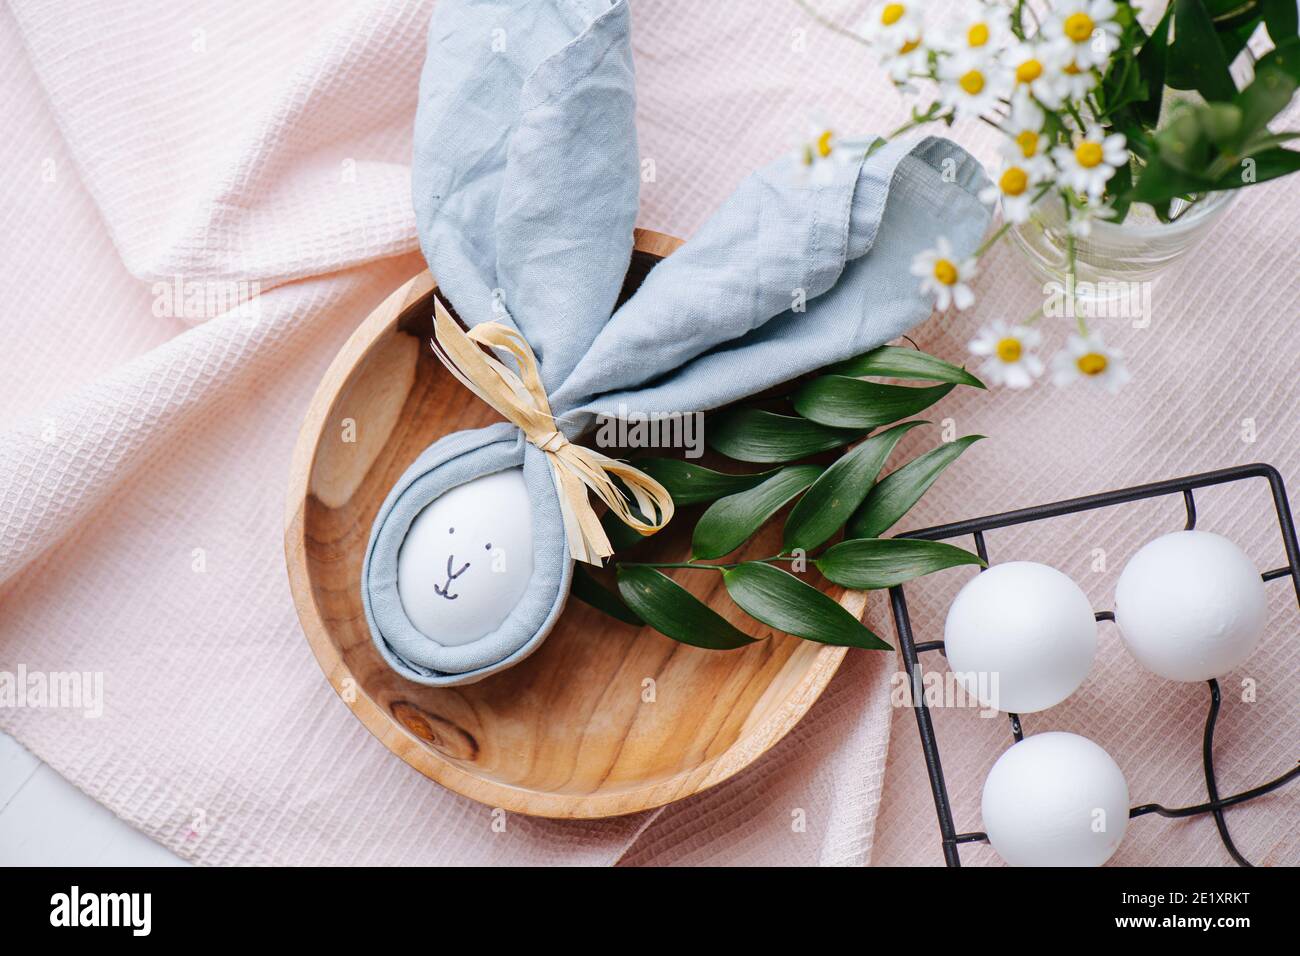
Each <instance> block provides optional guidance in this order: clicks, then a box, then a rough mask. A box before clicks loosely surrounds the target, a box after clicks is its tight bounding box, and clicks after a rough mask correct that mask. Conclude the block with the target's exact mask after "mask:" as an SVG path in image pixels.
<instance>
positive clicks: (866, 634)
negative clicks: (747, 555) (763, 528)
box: [722, 561, 890, 650]
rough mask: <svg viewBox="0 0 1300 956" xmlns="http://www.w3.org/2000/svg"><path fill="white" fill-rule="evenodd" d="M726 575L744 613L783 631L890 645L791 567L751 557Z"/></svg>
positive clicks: (875, 646)
mask: <svg viewBox="0 0 1300 956" xmlns="http://www.w3.org/2000/svg"><path fill="white" fill-rule="evenodd" d="M722 579H723V581H724V582H725V583H726V585H727V593H728V594H730V595H731V599H732V600H733V601H735V602H736V603H737V604H739V605H740V606H741V608H743V609H744V611H745V613H747V614H749V615H750V616H751V617H755V618H757V619H758V620H760V621H762V622H763V623H764V624H767V625H769V626H771V627H774V628H776V629H777V630H779V631H785V632H786V633H787V634H793V635H795V636H796V637H802V638H805V639H806V640H810V641H817V642H818V643H821V644H835V645H838V646H842V647H862V648H866V649H867V650H889V649H890V647H889V645H888V644H886V643H885V642H884V641H882V640H881V639H880V638H878V637H876V635H875V634H872V633H871V631H870V630H868V629H867V627H866V626H865V625H864V624H863V623H862V622H861V621H859V620H858V619H857V618H856V617H854V616H853V615H852V614H850V613H849V612H848V611H846V610H845V609H844V608H843V607H841V606H840V605H839V604H838V603H837V602H836V601H834V600H832V599H831V598H830V596H828V595H827V594H824V593H823V592H821V591H819V590H817V588H815V587H813V586H812V585H811V584H805V583H804V582H803V581H800V580H799V579H798V578H796V577H795V576H794V575H793V574H790V573H789V572H788V571H783V570H781V569H780V568H776V567H773V566H772V565H770V564H764V563H763V562H761V561H747V562H745V563H744V564H741V565H737V566H736V567H734V568H731V569H730V570H728V571H725V572H724V573H723V575H722Z"/></svg>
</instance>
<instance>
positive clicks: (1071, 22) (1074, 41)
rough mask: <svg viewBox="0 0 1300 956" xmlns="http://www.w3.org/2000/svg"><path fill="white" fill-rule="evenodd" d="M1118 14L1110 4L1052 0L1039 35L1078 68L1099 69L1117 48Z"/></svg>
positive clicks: (1090, 0)
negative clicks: (1116, 17)
mask: <svg viewBox="0 0 1300 956" xmlns="http://www.w3.org/2000/svg"><path fill="white" fill-rule="evenodd" d="M1118 13H1119V7H1117V6H1116V5H1115V3H1114V2H1113V0H1055V3H1054V5H1053V7H1052V13H1051V15H1050V16H1049V17H1048V18H1047V20H1046V22H1044V23H1043V29H1042V32H1041V33H1040V34H1039V35H1040V36H1042V37H1043V38H1044V39H1046V40H1047V42H1048V43H1051V44H1053V45H1055V46H1057V47H1059V48H1060V49H1061V50H1063V51H1066V52H1067V53H1069V54H1071V55H1072V56H1073V59H1074V62H1075V63H1076V64H1078V66H1079V67H1080V68H1084V69H1086V68H1087V67H1090V66H1096V67H1102V66H1105V65H1106V60H1107V59H1108V58H1109V57H1110V55H1111V53H1112V52H1114V51H1115V49H1116V48H1117V47H1118V46H1119V35H1120V33H1121V32H1122V30H1121V28H1120V25H1119V24H1118V23H1117V22H1115V15H1116V14H1118Z"/></svg>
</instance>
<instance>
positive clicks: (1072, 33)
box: [1065, 13, 1095, 43]
mask: <svg viewBox="0 0 1300 956" xmlns="http://www.w3.org/2000/svg"><path fill="white" fill-rule="evenodd" d="M1094 26H1095V24H1094V23H1093V22H1092V17H1090V16H1088V14H1086V13H1072V14H1070V15H1069V16H1068V17H1066V18H1065V35H1066V36H1067V37H1069V38H1070V39H1071V40H1073V41H1074V42H1075V43H1082V42H1084V41H1085V40H1087V39H1088V37H1090V36H1092V31H1093V27H1094Z"/></svg>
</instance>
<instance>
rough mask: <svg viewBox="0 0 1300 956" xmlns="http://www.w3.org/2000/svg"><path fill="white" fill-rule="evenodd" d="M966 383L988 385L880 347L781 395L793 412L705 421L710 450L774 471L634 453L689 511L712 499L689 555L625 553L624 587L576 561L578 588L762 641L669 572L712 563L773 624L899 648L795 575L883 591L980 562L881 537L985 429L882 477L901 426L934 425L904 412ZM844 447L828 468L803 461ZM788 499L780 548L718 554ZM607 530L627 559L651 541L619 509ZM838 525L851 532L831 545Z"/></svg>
mask: <svg viewBox="0 0 1300 956" xmlns="http://www.w3.org/2000/svg"><path fill="white" fill-rule="evenodd" d="M872 377H883V378H892V379H904V380H911V381H925V382H937V383H939V384H936V385H926V386H907V385H894V384H886V383H882V382H875V381H870V380H869V379H871V378H872ZM958 385H965V386H971V387H974V388H983V387H984V385H983V383H982V382H980V380H979V379H977V378H975V376H973V375H971V374H970V373H969V372H967V371H966V370H965V369H962V368H959V367H957V366H955V365H951V364H949V363H947V362H944V361H941V360H940V359H937V358H935V357H933V356H931V355H927V354H925V353H923V352H920V351H916V350H913V349H906V348H899V347H894V346H884V347H882V348H878V349H875V350H874V351H872V352H868V353H866V354H865V355H861V356H858V357H857V358H854V359H850V360H848V361H846V362H842V363H840V364H838V365H835V366H832V367H830V368H828V369H825V370H823V372H822V373H821V374H819V375H817V376H816V377H813V378H811V379H809V380H807V381H805V382H803V383H802V384H800V385H798V386H797V387H796V388H795V389H794V391H793V392H792V393H791V394H789V395H788V396H785V402H786V403H787V404H788V406H789V408H788V409H787V410H783V411H772V410H769V409H766V408H760V407H758V406H757V405H755V404H746V405H741V406H735V407H732V408H730V409H727V410H725V411H722V412H719V413H717V414H715V415H713V416H711V417H710V418H709V419H708V420H707V422H706V429H705V435H706V440H707V443H708V445H709V447H710V448H711V449H713V450H714V451H715V452H718V453H719V454H722V455H724V456H726V457H728V458H731V459H734V460H735V461H738V462H747V463H753V464H768V465H774V466H776V467H773V468H770V469H768V470H765V471H758V472H751V473H727V472H721V471H715V470H712V469H709V468H705V467H703V466H701V465H696V464H693V463H691V462H687V461H683V460H680V459H675V458H648V459H641V460H639V461H637V462H636V464H637V466H638V467H639V468H641V469H642V470H643V471H645V472H646V473H647V474H649V475H650V476H652V477H653V478H655V479H656V480H657V481H659V482H660V483H661V484H662V485H663V486H664V487H665V488H667V489H668V492H669V493H670V494H671V495H672V497H673V502H674V504H675V505H676V506H677V508H678V509H679V511H678V513H679V514H681V511H680V509H682V508H685V507H687V506H690V505H707V507H706V508H705V509H704V511H703V513H702V514H701V515H700V516H699V518H698V520H697V521H696V523H695V526H694V529H693V531H692V536H691V555H690V559H689V560H687V561H672V562H650V561H646V562H628V561H622V560H617V561H616V562H615V563H614V565H613V573H614V577H615V581H616V586H617V589H616V590H615V589H612V588H608V587H605V586H603V585H602V584H600V583H599V582H598V581H597V579H596V577H595V576H594V575H593V574H592V573H591V572H590V571H588V570H587V569H586V568H584V567H582V566H579V567H578V568H577V569H576V570H575V576H574V584H573V594H574V596H575V597H577V598H579V599H580V600H582V601H585V602H586V603H587V604H590V605H592V606H593V607H595V608H597V609H598V610H601V611H603V612H605V613H606V614H609V615H610V616H612V617H615V618H617V619H619V620H621V621H624V622H626V623H629V624H634V625H640V624H645V625H648V626H650V627H652V628H654V629H655V630H657V631H659V632H660V633H662V634H664V635H666V636H668V637H671V638H673V639H674V640H677V641H681V642H682V643H685V644H690V645H693V646H695V647H702V648H708V649H710V650H731V649H734V648H738V647H743V646H745V645H747V644H751V643H753V642H754V640H755V638H753V637H751V636H749V635H748V634H746V633H745V632H744V631H742V630H740V629H739V628H737V627H736V626H735V625H734V624H732V623H731V622H730V621H728V620H727V619H726V618H725V617H723V616H722V615H721V614H719V613H717V612H716V611H714V610H713V609H712V608H710V607H709V606H708V605H707V604H705V603H704V602H703V601H701V600H700V599H699V598H697V597H696V596H695V595H693V594H692V593H691V592H690V591H688V590H687V589H686V588H684V587H682V586H681V585H680V584H678V583H677V582H676V581H674V580H673V579H672V578H670V577H669V576H668V575H667V574H665V573H664V572H665V571H666V570H669V569H688V570H692V571H699V572H704V573H712V574H717V575H720V576H721V580H722V584H723V587H724V588H725V590H726V593H727V595H728V597H729V598H730V599H731V601H732V602H733V603H734V604H735V605H736V606H737V607H739V608H740V609H741V610H742V611H744V612H745V613H746V614H747V615H748V616H749V617H751V618H754V619H755V620H757V621H759V622H761V623H763V624H766V625H767V626H769V627H771V628H774V629H776V630H778V631H782V632H784V633H786V634H792V635H794V636H796V637H801V638H804V639H806V640H810V641H816V642H819V643H823V644H834V645H841V646H847V647H861V648H868V649H888V648H889V646H890V645H889V644H887V643H885V642H884V641H883V640H881V639H880V638H879V637H877V636H876V635H875V634H873V633H872V632H871V631H870V630H869V629H868V628H867V627H866V626H865V625H864V624H863V623H862V622H861V621H859V620H858V619H857V618H856V617H855V616H854V615H853V614H851V613H849V611H847V610H846V609H845V608H844V607H842V606H841V605H840V604H839V603H838V602H837V601H835V600H834V599H832V598H831V597H830V596H829V595H828V594H826V593H825V592H824V591H822V590H820V589H819V588H817V587H814V586H813V585H811V584H809V583H807V582H806V581H804V580H801V579H800V578H799V577H797V576H796V574H795V573H792V572H797V571H802V570H804V569H805V568H806V567H807V565H809V564H811V565H812V566H813V567H815V568H816V569H817V571H818V572H820V574H821V575H822V576H823V577H824V578H826V579H827V580H828V581H830V582H832V583H834V584H837V585H840V586H842V587H846V588H851V589H854V590H876V589H881V588H889V587H893V586H894V585H897V584H901V583H903V582H904V581H910V580H912V579H913V578H917V577H920V576H922V575H926V574H931V573H933V572H935V571H939V570H942V569H944V568H950V567H955V566H958V565H967V564H975V565H978V564H981V563H982V562H981V561H980V558H979V557H978V556H977V555H975V554H972V553H971V552H969V551H965V550H963V549H961V548H957V547H954V546H952V545H949V544H943V543H941V542H935V541H915V540H911V539H906V538H882V537H881V535H882V534H884V533H885V532H886V531H888V530H889V529H890V528H892V527H893V526H894V525H895V524H896V523H897V522H898V521H899V520H900V519H901V518H902V517H903V516H904V515H905V514H907V512H908V511H909V510H910V509H911V508H912V506H913V505H915V504H916V503H917V501H919V500H920V498H921V496H922V495H924V494H925V492H926V491H927V490H928V489H929V488H930V486H931V485H932V484H934V482H935V480H936V479H937V478H938V477H939V475H940V474H941V473H942V472H943V470H944V469H945V468H947V467H948V466H949V465H950V464H952V463H953V462H954V461H956V460H957V458H958V457H960V455H961V454H962V452H964V451H965V450H966V449H967V448H969V447H970V446H971V445H972V444H973V443H974V442H976V441H978V440H979V439H980V438H981V437H982V436H980V435H970V436H967V437H965V438H960V439H958V440H956V441H952V442H948V443H946V444H943V445H940V446H939V447H938V448H935V449H933V450H932V451H929V452H927V453H925V454H923V455H920V456H919V457H917V458H915V459H913V460H911V461H909V462H907V463H906V464H904V465H902V466H901V467H898V468H896V469H894V470H893V471H892V472H890V473H889V474H888V475H886V476H885V477H883V478H881V477H880V473H881V471H882V470H883V469H884V467H885V464H886V462H887V461H888V459H889V457H890V454H891V452H893V450H894V447H895V446H896V445H897V444H898V442H899V440H900V439H901V438H902V437H903V435H905V434H906V433H908V432H910V431H911V430H912V429H914V428H918V427H920V426H922V425H926V424H928V422H923V421H917V420H912V421H902V419H905V418H908V417H910V416H912V415H915V414H917V413H918V412H920V411H922V410H924V409H926V408H928V407H930V406H931V405H933V404H934V403H935V402H937V401H938V400H939V399H941V398H942V397H943V396H945V395H947V394H948V392H950V391H951V390H952V389H953V388H955V387H956V386H958ZM895 423H898V424H895ZM884 426H892V427H887V428H885V427H884ZM881 428H883V430H880V431H873V430H875V429H881ZM855 443H856V444H855ZM849 446H851V447H849ZM846 448H847V450H845V451H841V452H840V454H839V455H838V457H836V458H835V460H834V461H832V462H831V463H830V464H829V465H823V464H819V463H816V462H809V461H804V459H808V458H811V457H813V456H824V453H826V452H831V451H835V450H839V449H846ZM791 503H793V507H792V508H791V509H790V511H789V513H788V515H787V517H786V518H785V523H784V526H783V528H782V532H781V550H780V551H779V553H777V554H773V555H770V556H768V557H765V558H762V559H756V560H742V561H735V562H729V563H728V562H718V559H722V558H725V557H727V556H728V555H730V554H732V553H733V552H735V551H737V550H738V549H740V548H741V547H742V546H744V545H745V544H746V543H747V542H748V541H750V539H752V538H753V537H754V536H755V535H756V534H757V533H758V532H759V531H760V530H761V529H763V528H764V527H766V526H767V525H768V523H769V522H770V521H771V520H772V519H773V518H774V517H775V516H776V515H777V513H778V512H780V511H782V510H783V509H785V508H786V507H787V506H788V505H790V504H791ZM605 528H606V532H607V533H608V534H609V537H610V541H611V542H612V543H613V545H614V547H615V548H616V549H617V551H618V552H619V554H620V555H621V554H622V553H623V552H624V551H626V550H628V549H630V548H632V547H634V546H635V545H636V544H637V543H639V542H640V541H641V540H642V538H641V537H640V535H638V534H637V533H636V532H635V531H633V530H631V529H629V528H627V527H626V526H625V525H623V524H622V523H621V522H619V521H618V520H617V519H616V518H614V517H613V516H612V515H610V514H607V515H606V517H605ZM841 529H843V531H844V537H843V539H842V540H840V541H838V542H835V543H831V544H829V545H828V542H831V540H832V539H833V538H834V537H835V536H836V535H837V534H838V533H839V532H840V531H841ZM818 549H821V550H820V551H818ZM812 552H818V553H817V554H816V555H815V556H814V555H813V554H812Z"/></svg>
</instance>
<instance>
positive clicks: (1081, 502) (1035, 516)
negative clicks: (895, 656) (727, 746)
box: [889, 464, 1300, 866]
mask: <svg viewBox="0 0 1300 956" xmlns="http://www.w3.org/2000/svg"><path fill="white" fill-rule="evenodd" d="M1249 478H1264V479H1265V480H1267V481H1268V483H1269V487H1270V490H1271V491H1272V494H1273V505H1274V508H1275V509H1276V511H1277V522H1278V526H1279V528H1280V529H1281V532H1282V543H1283V546H1284V547H1285V550H1286V558H1287V565H1286V566H1285V567H1281V568H1274V569H1273V570H1271V571H1267V572H1265V573H1264V574H1263V579H1264V580H1265V581H1276V580H1280V579H1282V578H1287V577H1289V578H1290V579H1291V583H1292V586H1293V587H1294V589H1295V593H1296V601H1297V603H1298V604H1300V546H1297V543H1296V530H1295V523H1294V522H1293V520H1292V517H1291V508H1290V505H1289V504H1288V503H1287V497H1286V488H1285V486H1284V485H1283V482H1282V476H1281V475H1280V474H1278V471H1277V469H1275V468H1274V467H1272V466H1271V465H1265V464H1256V465H1241V466H1238V467H1235V468H1224V469H1222V470H1220V471H1211V472H1206V473H1205V474H1201V475H1192V476H1190V477H1187V478H1174V479H1171V480H1169V481H1158V482H1155V483H1153V484H1149V485H1137V486H1135V487H1132V488H1124V489H1121V490H1119V491H1109V492H1105V493H1103V494H1097V495H1087V496H1085V497H1082V498H1071V499H1069V500H1067V501H1058V502H1056V503H1055V504H1048V505H1038V506H1035V507H1032V508H1021V509H1019V510H1018V511H1007V512H1004V513H1002V514H996V515H988V516H986V517H983V518H973V519H971V520H968V521H958V522H954V523H952V524H946V525H939V526H937V527H933V528H925V529H922V530H920V531H911V532H908V533H906V534H903V535H900V537H904V538H920V539H923V540H926V541H940V540H945V539H949V538H958V537H963V536H965V535H971V536H972V537H973V538H974V540H975V550H976V552H977V553H978V554H979V556H980V557H981V558H983V559H984V561H985V563H986V564H987V563H988V548H987V546H986V544H985V541H984V533H985V532H987V531H991V530H993V529H996V528H1007V527H1010V526H1012V525H1018V524H1025V523H1027V522H1031V521H1041V520H1043V519H1045V518H1056V517H1061V516H1063V515H1070V514H1077V513H1079V512H1082V511H1092V510H1095V509H1097V508H1108V507H1111V506H1113V505H1119V504H1126V503H1128V502H1133V501H1140V500H1143V499H1146V498H1158V497H1162V496H1165V495H1182V497H1183V502H1184V505H1185V507H1186V510H1187V523H1186V525H1185V528H1186V529H1187V530H1191V529H1192V528H1194V527H1195V526H1196V500H1195V498H1194V496H1193V492H1194V491H1195V490H1196V489H1198V488H1208V487H1211V486H1213V485H1222V484H1227V483H1229V482H1234V481H1243V480H1245V479H1249ZM889 596H890V603H891V606H892V608H893V612H894V626H895V628H896V629H897V631H898V639H899V646H900V648H901V649H902V653H903V664H904V666H905V667H906V669H907V677H908V681H909V684H910V686H911V688H912V695H911V696H912V710H913V712H914V713H915V715H916V726H917V731H918V732H919V734H920V737H921V749H922V752H923V753H924V755H925V763H926V768H927V770H928V771H929V776H930V789H931V791H932V792H933V793H934V808H935V813H936V814H937V815H938V818H939V833H940V835H941V837H942V840H943V856H944V860H945V861H946V862H947V864H948V866H961V855H960V853H959V851H958V847H959V846H960V845H961V844H963V843H982V842H986V841H987V836H986V834H984V833H981V832H975V831H973V832H968V833H958V832H957V828H956V826H955V824H954V823H953V818H952V807H951V804H950V803H949V800H948V787H947V783H946V782H945V781H944V776H943V766H942V764H941V763H940V760H939V744H938V741H937V740H936V739H935V734H934V725H933V723H932V721H931V718H930V711H929V708H928V707H927V706H926V704H925V699H924V695H923V694H921V693H919V692H918V688H920V686H921V673H922V669H921V661H920V655H921V654H924V653H927V652H930V651H939V652H940V653H942V652H943V641H924V642H922V643H920V644H918V643H916V641H915V639H914V638H913V636H912V623H911V619H910V618H909V616H908V613H907V599H906V597H905V596H904V594H903V586H902V585H898V586H896V587H893V588H890V590H889ZM1096 618H1097V620H1098V621H1113V620H1114V619H1115V615H1114V613H1113V612H1111V611H1098V612H1097V613H1096ZM1208 683H1209V687H1210V712H1209V716H1208V717H1207V718H1206V721H1205V737H1204V745H1203V748H1202V761H1203V764H1204V768H1205V789H1206V794H1207V796H1208V797H1209V800H1208V801H1207V802H1205V803H1201V804H1197V805H1196V806H1191V807H1181V808H1176V809H1170V808H1167V807H1163V806H1161V805H1160V804H1158V803H1146V804H1142V805H1140V806H1136V807H1133V808H1132V809H1131V810H1129V817H1130V818H1132V817H1139V816H1144V815H1146V814H1149V813H1155V814H1158V815H1160V816H1163V817H1190V816H1195V815H1197V814H1202V813H1211V814H1213V815H1214V822H1215V824H1216V825H1217V826H1218V829H1219V837H1220V838H1221V839H1222V840H1223V845H1224V846H1225V847H1226V848H1227V850H1228V853H1230V854H1231V855H1232V858H1233V859H1234V860H1235V861H1236V862H1237V863H1239V864H1240V865H1242V866H1250V865H1251V864H1250V862H1249V861H1248V860H1247V859H1246V858H1245V857H1244V856H1242V855H1241V853H1240V851H1239V850H1238V849H1237V847H1236V845H1235V844H1234V843H1233V842H1232V836H1231V835H1230V834H1229V832H1228V822H1227V819H1226V818H1225V815H1224V811H1225V810H1226V809H1228V808H1229V807H1232V806H1236V805H1237V804H1240V803H1245V802H1246V801H1247V800H1253V799H1254V798H1255V797H1259V796H1263V795H1264V794H1266V793H1269V792H1271V791H1273V790H1276V789H1277V788H1279V787H1281V786H1282V785H1283V784H1285V783H1287V782H1289V781H1291V780H1293V779H1295V778H1296V777H1297V776H1300V765H1297V766H1296V767H1293V768H1292V769H1291V770H1289V771H1288V772H1286V773H1284V774H1282V775H1281V776H1280V777H1277V778H1275V779H1273V780H1270V781H1269V782H1268V783H1265V784H1263V785H1261V786H1258V787H1255V788H1253V789H1251V790H1247V791H1244V792H1242V793H1238V794H1234V795H1232V796H1230V797H1220V796H1219V787H1218V783H1217V781H1216V780H1215V776H1214V725H1215V722H1216V721H1217V720H1218V716H1219V708H1220V704H1221V696H1220V693H1219V684H1218V681H1215V680H1210V681H1209V682H1208ZM1008 716H1009V717H1010V720H1011V734H1012V736H1013V737H1014V738H1015V739H1016V740H1017V741H1019V740H1022V739H1023V738H1024V729H1023V727H1022V725H1021V720H1020V716H1019V715H1018V714H1010V715H1008Z"/></svg>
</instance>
